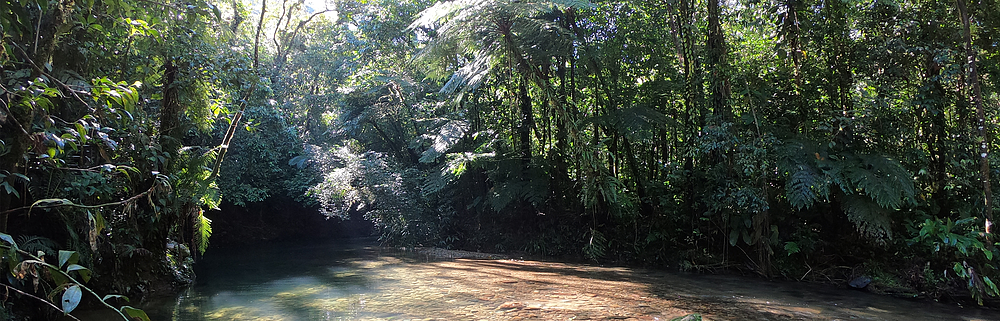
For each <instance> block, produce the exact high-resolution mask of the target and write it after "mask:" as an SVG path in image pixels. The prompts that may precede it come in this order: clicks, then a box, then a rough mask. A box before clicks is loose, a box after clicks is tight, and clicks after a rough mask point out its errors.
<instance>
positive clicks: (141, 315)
mask: <svg viewBox="0 0 1000 321" xmlns="http://www.w3.org/2000/svg"><path fill="white" fill-rule="evenodd" d="M122 312H125V314H127V315H128V316H129V317H131V318H133V319H139V320H142V321H150V320H149V316H148V315H146V311H143V310H141V309H136V308H133V307H131V306H127V305H126V306H123V307H122Z"/></svg>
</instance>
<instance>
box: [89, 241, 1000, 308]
mask: <svg viewBox="0 0 1000 321" xmlns="http://www.w3.org/2000/svg"><path fill="white" fill-rule="evenodd" d="M207 254H208V255H207V256H206V257H205V259H203V260H202V261H201V262H199V266H198V271H197V273H198V282H197V283H196V284H195V285H194V286H193V287H192V288H190V289H188V290H187V291H185V292H183V293H181V294H180V295H178V296H177V297H176V298H168V299H163V300H158V301H154V302H150V303H149V304H147V306H145V307H144V308H145V310H146V311H147V313H149V314H150V317H151V318H152V319H153V320H154V321H159V320H289V321H291V320H302V321H307V320H422V319H434V320H511V319H534V320H571V319H576V320H581V319H591V320H602V319H630V320H670V319H671V318H673V317H675V316H680V315H685V314H687V313H701V314H703V315H705V319H707V320H851V319H856V320H1000V314H998V313H997V312H996V311H992V310H986V309H981V308H975V307H970V308H962V307H959V306H955V305H945V304H939V303H935V302H926V301H908V300H902V299H895V298H889V297H884V296H876V295H871V294H868V293H865V292H861V291H852V290H848V289H839V288H835V287H827V286H820V285H814V284H804V283H786V282H768V281H764V280H757V279H748V278H740V277H730V276H704V275H683V274H673V273H664V272H651V271H644V270H632V269H627V268H603V267H593V266H584V265H573V264H561V263H552V262H536V261H512V260H450V261H428V260H425V259H422V258H420V257H413V256H409V257H407V256H402V255H397V254H393V253H387V252H380V250H379V249H377V248H374V247H366V246H364V245H357V244H355V245H350V244H323V245H303V244H294V245H293V244H274V245H265V246H256V247H247V248H243V249H238V250H235V251H233V250H230V251H228V252H219V253H212V252H209V253H207ZM112 316H113V315H105V314H103V313H102V314H97V315H89V316H83V317H82V318H83V319H84V320H111V319H110V317H112Z"/></svg>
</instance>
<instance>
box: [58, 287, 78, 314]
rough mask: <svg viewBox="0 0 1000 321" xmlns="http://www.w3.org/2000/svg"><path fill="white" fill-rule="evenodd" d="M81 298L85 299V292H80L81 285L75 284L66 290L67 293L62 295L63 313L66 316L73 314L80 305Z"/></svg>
mask: <svg viewBox="0 0 1000 321" xmlns="http://www.w3.org/2000/svg"><path fill="white" fill-rule="evenodd" d="M81 298H83V291H82V290H80V286H79V285H76V284H74V285H72V286H70V287H68V288H66V292H63V295H62V309H63V312H64V313H66V314H69V313H70V312H73V309H76V307H77V306H78V305H80V299H81Z"/></svg>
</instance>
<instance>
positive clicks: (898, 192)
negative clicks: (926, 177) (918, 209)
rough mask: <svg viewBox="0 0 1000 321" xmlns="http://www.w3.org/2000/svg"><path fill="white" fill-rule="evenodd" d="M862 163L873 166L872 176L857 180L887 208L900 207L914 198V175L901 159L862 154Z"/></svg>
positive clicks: (866, 192) (867, 192) (859, 184)
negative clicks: (860, 180) (904, 166)
mask: <svg viewBox="0 0 1000 321" xmlns="http://www.w3.org/2000/svg"><path fill="white" fill-rule="evenodd" d="M859 158H860V159H861V161H862V164H863V165H865V166H866V167H869V168H871V171H870V173H871V174H870V176H867V177H865V179H864V180H863V182H857V185H858V186H859V187H861V188H862V189H863V190H864V191H865V194H868V196H871V198H872V199H873V200H875V202H877V203H878V204H879V205H881V206H882V207H885V208H889V209H898V208H900V207H901V206H902V205H903V202H904V201H905V200H908V199H910V198H913V196H914V194H915V193H916V192H915V190H914V187H913V175H912V174H910V172H909V171H907V170H906V169H905V168H903V165H902V164H900V163H899V161H896V160H893V159H890V158H888V157H885V156H882V155H861V156H860V157H859Z"/></svg>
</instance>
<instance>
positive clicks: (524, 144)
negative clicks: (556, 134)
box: [517, 79, 535, 166]
mask: <svg viewBox="0 0 1000 321" xmlns="http://www.w3.org/2000/svg"><path fill="white" fill-rule="evenodd" d="M527 83H528V80H527V79H521V81H520V82H519V84H518V86H517V100H518V105H519V107H520V108H519V109H520V111H521V126H520V127H518V129H517V134H518V138H519V141H520V146H519V147H520V149H521V159H522V161H523V162H524V164H525V166H527V165H528V163H529V162H531V128H532V127H534V125H535V113H534V111H533V110H532V109H531V97H529V96H528V84H527Z"/></svg>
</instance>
